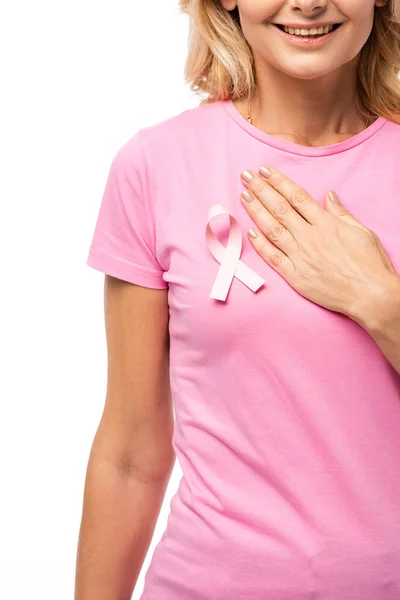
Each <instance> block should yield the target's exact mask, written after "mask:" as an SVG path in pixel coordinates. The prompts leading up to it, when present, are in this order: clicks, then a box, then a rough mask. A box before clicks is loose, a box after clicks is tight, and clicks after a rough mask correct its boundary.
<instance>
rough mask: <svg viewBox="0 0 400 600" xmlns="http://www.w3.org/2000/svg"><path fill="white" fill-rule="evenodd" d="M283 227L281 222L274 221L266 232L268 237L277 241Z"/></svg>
mask: <svg viewBox="0 0 400 600" xmlns="http://www.w3.org/2000/svg"><path fill="white" fill-rule="evenodd" d="M284 229H285V228H284V227H283V225H282V224H281V223H276V224H275V225H273V226H272V227H271V228H270V230H269V232H268V237H269V238H270V239H271V240H272V241H278V240H279V239H280V237H281V236H282V235H283V232H284Z"/></svg>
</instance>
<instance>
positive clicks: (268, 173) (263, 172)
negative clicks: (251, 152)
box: [259, 167, 272, 177]
mask: <svg viewBox="0 0 400 600" xmlns="http://www.w3.org/2000/svg"><path fill="white" fill-rule="evenodd" d="M259 171H260V173H261V175H264V177H271V175H272V171H271V169H268V167H260V168H259Z"/></svg>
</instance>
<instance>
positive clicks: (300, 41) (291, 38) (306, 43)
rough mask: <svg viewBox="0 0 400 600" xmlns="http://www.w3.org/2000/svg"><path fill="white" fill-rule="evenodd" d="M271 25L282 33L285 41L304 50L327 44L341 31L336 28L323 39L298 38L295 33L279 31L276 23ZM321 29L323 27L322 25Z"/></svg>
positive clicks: (322, 37) (323, 36)
mask: <svg viewBox="0 0 400 600" xmlns="http://www.w3.org/2000/svg"><path fill="white" fill-rule="evenodd" d="M271 25H273V26H274V29H275V30H276V31H277V32H278V33H280V34H281V35H282V36H283V37H284V39H286V41H288V42H290V43H292V44H294V45H296V46H301V47H302V48H315V47H318V46H322V45H323V44H326V42H328V41H329V40H330V39H331V38H332V37H333V36H334V35H335V34H336V33H337V32H338V31H339V30H340V27H336V29H334V30H333V31H330V32H329V33H326V34H325V35H322V36H321V37H315V38H310V37H300V36H296V35H295V34H294V33H286V31H283V30H282V29H279V27H276V23H271ZM287 27H291V25H287ZM314 27H317V25H314ZM319 27H322V25H320V26H319ZM303 28H304V27H303ZM309 28H310V26H308V27H306V28H304V29H309ZM297 29H302V28H301V27H297Z"/></svg>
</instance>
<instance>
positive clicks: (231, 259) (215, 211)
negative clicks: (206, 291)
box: [206, 204, 265, 301]
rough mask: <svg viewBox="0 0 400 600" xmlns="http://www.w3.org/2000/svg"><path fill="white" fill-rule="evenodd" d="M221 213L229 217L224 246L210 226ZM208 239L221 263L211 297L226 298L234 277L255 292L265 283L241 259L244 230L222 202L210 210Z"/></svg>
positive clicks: (209, 245)
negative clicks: (227, 233) (225, 244)
mask: <svg viewBox="0 0 400 600" xmlns="http://www.w3.org/2000/svg"><path fill="white" fill-rule="evenodd" d="M221 214H226V215H228V217H229V225H230V229H229V239H228V244H227V246H226V247H224V246H223V245H222V244H221V242H220V241H219V240H217V238H216V237H215V235H214V233H213V231H212V230H211V227H210V221H211V220H212V219H213V218H214V217H216V216H218V215H221ZM206 240H207V245H208V248H209V250H210V252H211V254H212V255H213V256H214V258H215V259H216V260H217V261H218V262H219V263H220V267H219V269H218V273H217V276H216V278H215V281H214V284H213V287H212V290H211V294H210V296H209V297H210V298H214V299H215V300H223V301H225V300H226V297H227V295H228V291H229V288H230V286H231V283H232V281H233V278H234V277H237V278H238V279H240V281H241V282H242V283H244V284H245V285H247V287H249V288H250V289H251V290H252V291H253V292H256V291H257V290H258V289H259V288H260V287H261V286H262V285H263V283H265V280H264V279H262V277H260V276H259V275H257V273H255V272H254V271H253V270H252V269H250V267H248V266H247V265H245V264H244V263H243V262H242V261H241V260H239V259H240V255H241V253H242V231H241V229H240V225H239V223H238V221H237V219H235V217H234V216H233V215H231V214H229V213H228V211H227V210H225V208H224V207H223V206H221V205H220V204H214V205H213V206H212V207H211V208H210V210H209V211H208V222H207V227H206Z"/></svg>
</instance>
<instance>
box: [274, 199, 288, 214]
mask: <svg viewBox="0 0 400 600" xmlns="http://www.w3.org/2000/svg"><path fill="white" fill-rule="evenodd" d="M289 209H290V204H289V202H287V201H286V200H283V201H282V202H279V204H278V206H277V208H276V214H277V215H278V216H280V217H281V216H284V215H285V214H286V213H287V211H288V210H289Z"/></svg>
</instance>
